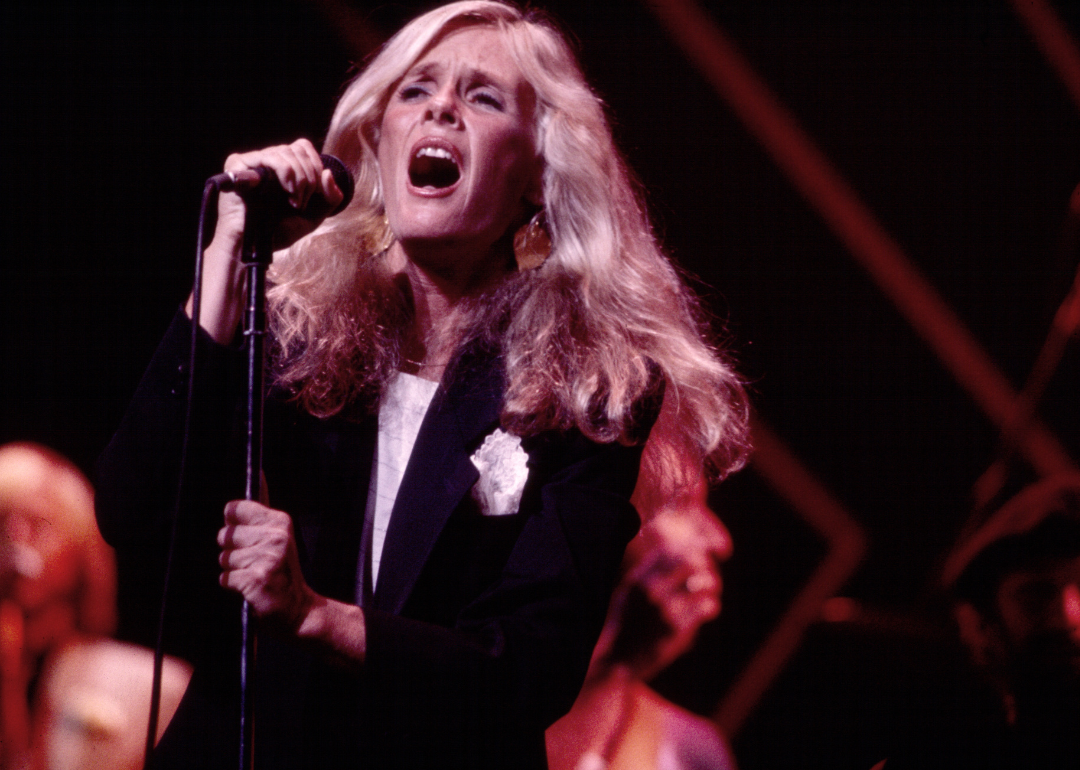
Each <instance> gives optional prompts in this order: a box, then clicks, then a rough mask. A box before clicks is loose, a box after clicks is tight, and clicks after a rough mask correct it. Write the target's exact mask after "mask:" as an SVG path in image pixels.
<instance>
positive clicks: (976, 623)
mask: <svg viewBox="0 0 1080 770" xmlns="http://www.w3.org/2000/svg"><path fill="white" fill-rule="evenodd" d="M953 619H954V620H955V621H956V626H957V629H958V630H959V632H960V639H961V640H962V641H963V642H964V644H965V645H966V646H967V648H968V650H969V651H970V652H971V658H972V660H973V661H974V662H975V663H976V665H979V666H992V665H994V664H995V663H997V662H998V659H999V655H998V651H999V648H1000V646H1001V645H1000V640H999V639H998V636H997V632H996V630H995V629H994V627H993V626H992V625H991V624H990V623H988V622H987V621H986V619H985V618H983V616H982V613H980V612H979V611H978V610H977V609H975V606H974V605H973V604H971V603H969V602H960V603H958V604H957V605H956V606H955V607H953Z"/></svg>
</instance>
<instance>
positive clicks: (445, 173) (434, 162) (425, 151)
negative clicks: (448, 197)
mask: <svg viewBox="0 0 1080 770" xmlns="http://www.w3.org/2000/svg"><path fill="white" fill-rule="evenodd" d="M460 178H461V169H460V168H458V164H457V161H456V160H455V158H454V156H453V154H452V153H451V152H450V151H449V150H446V149H444V148H442V147H432V146H426V147H421V148H420V149H418V150H417V151H416V152H415V153H414V154H413V157H412V160H411V161H410V162H409V181H410V182H411V183H412V184H413V186H415V187H430V188H432V189H435V190H441V189H444V188H446V187H450V186H451V185H453V184H454V183H455V182H457V180H458V179H460Z"/></svg>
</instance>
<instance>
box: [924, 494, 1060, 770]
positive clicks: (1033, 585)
mask: <svg viewBox="0 0 1080 770" xmlns="http://www.w3.org/2000/svg"><path fill="white" fill-rule="evenodd" d="M944 577H945V581H946V584H947V585H949V586H951V588H952V590H953V593H954V595H955V598H956V604H955V608H954V614H955V618H956V621H957V626H958V629H959V632H960V636H961V639H962V640H963V642H964V644H965V646H966V647H967V648H968V650H969V652H970V654H971V659H972V661H973V663H974V664H975V666H976V667H977V668H978V670H979V671H980V673H981V674H982V675H983V676H984V677H985V679H986V681H987V682H988V683H989V684H990V685H991V686H992V688H993V690H994V691H995V692H996V694H997V696H998V700H999V703H998V704H997V705H998V706H999V708H998V709H997V710H996V714H994V717H995V718H996V719H997V720H999V723H998V725H995V726H994V727H993V728H992V729H991V732H992V733H993V734H994V735H999V736H1000V737H1001V740H1000V743H999V742H998V741H997V740H994V739H991V740H990V741H989V746H988V747H987V749H988V751H987V755H986V763H985V764H987V765H989V766H1004V767H1024V768H1031V767H1077V766H1078V765H1080V474H1069V475H1063V476H1056V477H1053V478H1049V479H1046V480H1044V481H1041V482H1038V483H1036V484H1032V485H1031V486H1029V487H1027V488H1025V489H1024V490H1023V491H1021V492H1020V493H1019V494H1018V495H1016V496H1015V497H1014V498H1012V499H1011V500H1010V501H1009V502H1008V503H1006V504H1005V505H1004V506H1002V508H1001V509H1000V510H999V511H997V513H995V514H994V515H993V516H991V517H990V518H989V519H988V520H987V522H986V523H985V524H984V525H983V526H982V527H981V528H980V529H979V530H978V531H977V532H976V533H975V534H974V535H973V536H972V537H971V538H970V539H969V540H968V541H967V542H966V543H964V544H963V545H962V546H961V547H960V548H958V549H957V551H956V552H955V554H954V556H953V557H952V558H951V559H950V560H949V562H948V563H947V565H946V568H945V573H944Z"/></svg>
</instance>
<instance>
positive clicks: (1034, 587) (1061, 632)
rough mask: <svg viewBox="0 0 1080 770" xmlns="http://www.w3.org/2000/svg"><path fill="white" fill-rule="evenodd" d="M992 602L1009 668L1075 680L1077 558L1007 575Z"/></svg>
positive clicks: (1078, 668) (1079, 594) (1078, 660)
mask: <svg viewBox="0 0 1080 770" xmlns="http://www.w3.org/2000/svg"><path fill="white" fill-rule="evenodd" d="M996 603H997V613H998V619H999V622H1000V625H1001V627H1002V631H1003V632H1004V635H1005V639H1006V642H1007V644H1008V646H1009V648H1010V654H1011V655H1012V656H1013V657H1014V658H1015V661H1014V666H1019V667H1021V668H1022V670H1023V671H1024V672H1025V673H1027V674H1034V675H1039V676H1049V677H1071V678H1073V679H1080V556H1076V557H1073V558H1072V559H1053V560H1049V561H1048V562H1047V563H1046V564H1045V565H1044V566H1041V567H1040V568H1037V569H1035V568H1031V569H1024V570H1019V571H1016V572H1013V573H1011V574H1009V575H1007V576H1006V577H1005V578H1004V579H1003V580H1002V581H1001V584H1000V585H999V587H998V590H997V595H996Z"/></svg>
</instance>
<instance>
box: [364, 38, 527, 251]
mask: <svg viewBox="0 0 1080 770" xmlns="http://www.w3.org/2000/svg"><path fill="white" fill-rule="evenodd" d="M534 102H535V99H534V96H533V91H532V88H531V87H530V86H529V85H528V83H527V82H526V81H525V78H524V76H523V75H522V73H521V71H520V70H519V68H518V66H517V64H516V63H515V62H514V60H513V58H512V57H511V55H510V52H509V50H508V46H507V41H506V39H505V37H504V34H503V33H501V32H499V31H498V30H497V29H495V28H493V27H485V26H473V27H464V28H461V29H458V30H455V31H452V32H450V33H449V34H447V35H446V36H445V37H443V38H442V39H441V40H440V41H439V42H438V43H437V44H436V45H435V46H433V47H432V48H431V50H429V51H428V52H427V53H426V54H425V55H424V56H422V57H421V58H420V59H419V60H418V61H417V62H416V64H415V65H414V66H413V67H412V68H411V69H410V70H409V72H408V73H407V74H406V75H405V77H404V79H403V80H402V81H401V82H400V83H399V84H398V86H397V87H396V89H395V90H394V92H393V94H392V95H391V98H390V102H389V104H388V105H387V107H386V111H385V113H384V114H383V118H382V127H381V131H380V138H379V147H378V159H379V166H380V174H381V178H382V186H383V193H384V197H385V202H386V214H387V218H388V219H389V222H390V227H391V229H392V230H393V232H394V235H395V236H396V238H397V240H398V242H399V243H401V244H402V246H403V247H404V248H405V250H406V252H407V253H408V254H409V255H410V256H411V257H412V256H414V255H415V254H418V253H420V254H429V255H430V254H439V255H443V256H442V258H443V259H446V256H445V255H447V254H453V255H454V257H453V258H454V259H455V260H460V259H462V258H463V255H465V258H467V259H473V260H480V261H482V260H483V259H486V258H487V257H488V255H489V252H490V251H491V247H492V246H493V244H495V242H496V241H498V240H499V239H500V238H501V237H502V236H503V235H504V234H505V233H506V232H507V231H508V230H509V229H510V227H511V225H513V224H514V223H515V222H516V221H518V220H519V219H521V218H522V216H523V213H524V210H525V200H526V199H533V200H534V201H535V199H538V192H537V191H538V189H539V168H540V162H539V160H538V159H537V157H536V151H535V149H534V146H533V145H534V142H533V113H534ZM429 267H432V268H435V269H440V268H442V269H445V268H447V267H448V266H447V265H440V264H438V263H435V264H432V265H429ZM458 267H460V265H459V266H458ZM466 267H470V265H466Z"/></svg>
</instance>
